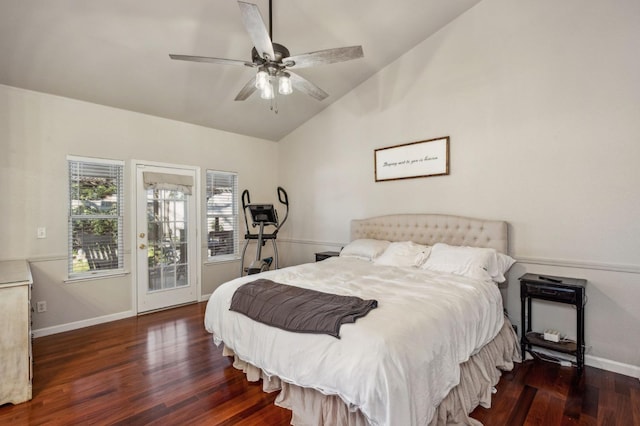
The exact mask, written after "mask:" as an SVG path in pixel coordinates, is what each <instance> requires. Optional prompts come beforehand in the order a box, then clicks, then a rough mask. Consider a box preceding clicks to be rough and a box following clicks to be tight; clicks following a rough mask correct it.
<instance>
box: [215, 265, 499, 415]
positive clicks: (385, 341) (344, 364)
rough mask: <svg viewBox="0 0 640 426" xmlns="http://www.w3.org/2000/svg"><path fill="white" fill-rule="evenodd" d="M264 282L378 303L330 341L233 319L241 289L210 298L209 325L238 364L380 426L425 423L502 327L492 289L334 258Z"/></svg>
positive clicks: (227, 287)
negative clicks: (336, 399)
mask: <svg viewBox="0 0 640 426" xmlns="http://www.w3.org/2000/svg"><path fill="white" fill-rule="evenodd" d="M261 277H264V278H269V279H271V280H273V281H276V282H280V283H285V284H291V285H297V286H300V287H306V288H313V289H316V290H319V291H325V292H328V293H334V294H344V295H354V296H359V297H361V298H363V299H376V300H377V301H378V308H376V309H374V310H372V311H371V312H370V313H369V314H368V315H367V316H366V317H364V318H360V319H358V320H357V322H356V323H355V324H345V325H343V326H342V327H341V329H340V337H341V338H340V339H336V338H334V337H331V336H328V335H311V334H302V333H292V332H287V331H283V330H280V329H278V328H274V327H269V326H266V325H264V324H261V323H258V322H255V321H253V320H250V319H249V318H248V317H246V316H244V315H242V314H239V313H236V312H231V311H229V305H230V303H231V297H232V296H233V293H234V291H235V289H236V288H238V287H239V286H240V285H242V284H244V283H246V282H250V281H253V280H255V279H256V278H257V276H256V275H253V276H246V277H243V278H238V279H236V280H233V281H230V282H227V283H225V284H223V285H222V286H220V287H219V288H218V289H217V290H216V291H215V292H214V293H213V295H212V296H211V298H210V299H209V303H208V305H207V311H206V315H205V327H206V329H207V330H208V331H209V332H211V333H213V339H214V342H215V343H216V345H219V344H220V343H223V342H224V344H225V345H226V346H228V347H229V348H230V349H232V350H233V351H234V352H235V353H236V354H237V355H238V356H239V357H240V358H241V359H243V360H245V361H247V362H249V363H251V364H253V365H255V366H256V367H259V368H261V369H262V370H263V371H264V372H265V373H267V374H269V375H275V376H278V377H280V378H281V379H282V380H284V381H286V382H289V383H292V384H295V385H298V386H303V387H308V388H314V389H317V390H319V391H320V392H322V393H324V394H328V395H330V394H336V395H338V396H340V397H341V398H342V400H344V401H345V402H346V403H347V404H348V405H349V406H350V407H354V409H355V407H357V408H358V409H360V410H361V411H362V413H363V414H364V415H365V417H366V418H367V419H368V420H369V422H370V423H371V424H373V425H410V424H411V425H423V424H424V425H426V424H427V423H428V422H429V421H430V420H431V418H432V416H433V414H434V411H435V407H437V406H438V404H439V403H440V401H442V399H443V398H444V397H445V396H446V395H447V393H448V392H449V390H450V389H451V388H453V387H454V386H455V385H457V384H458V381H459V376H460V369H459V364H460V363H462V362H465V361H466V360H467V359H468V358H469V357H470V356H471V355H472V354H473V353H475V352H477V351H478V350H479V349H480V348H481V347H482V346H483V345H485V344H486V343H488V342H489V341H490V340H491V339H493V338H494V337H495V336H496V335H497V333H498V331H499V330H500V328H501V327H502V324H503V321H504V319H503V316H502V315H503V314H502V299H501V296H500V292H499V290H498V287H497V286H496V284H495V283H493V282H491V281H480V280H475V279H470V278H464V277H459V276H454V275H450V274H445V273H438V272H431V271H426V270H419V269H416V268H398V267H392V266H381V265H375V264H372V263H371V262H368V261H363V260H359V259H355V258H345V257H335V258H331V259H327V260H324V261H322V262H317V263H309V264H304V265H299V266H294V267H290V268H285V269H280V270H276V271H269V272H265V273H263V274H261Z"/></svg>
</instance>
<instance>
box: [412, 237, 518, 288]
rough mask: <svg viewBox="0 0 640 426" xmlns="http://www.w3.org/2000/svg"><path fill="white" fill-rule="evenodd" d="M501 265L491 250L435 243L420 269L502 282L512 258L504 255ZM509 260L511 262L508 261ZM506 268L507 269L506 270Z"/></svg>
mask: <svg viewBox="0 0 640 426" xmlns="http://www.w3.org/2000/svg"><path fill="white" fill-rule="evenodd" d="M502 256H504V257H503V259H502V264H501V265H499V262H498V252H496V251H495V249H492V248H480V247H459V246H450V245H448V244H443V243H437V244H436V245H434V246H433V247H432V248H431V254H430V255H429V258H428V259H427V261H426V262H425V263H424V265H422V269H427V270H430V271H437V272H448V273H450V274H455V275H462V276H465V277H470V278H477V279H481V280H491V281H496V282H504V281H505V278H504V275H503V273H504V272H506V269H504V268H505V267H506V266H508V267H511V265H512V264H513V262H515V260H513V259H512V258H510V257H509V256H506V255H502ZM509 259H511V260H512V261H513V262H511V261H509ZM508 267H507V269H508Z"/></svg>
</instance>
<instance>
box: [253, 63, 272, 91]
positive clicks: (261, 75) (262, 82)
mask: <svg viewBox="0 0 640 426" xmlns="http://www.w3.org/2000/svg"><path fill="white" fill-rule="evenodd" d="M268 83H269V72H268V71H267V69H266V68H265V67H260V69H258V73H257V74H256V88H258V89H260V90H264V87H265V86H266V85H267V84H268Z"/></svg>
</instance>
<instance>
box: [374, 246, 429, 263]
mask: <svg viewBox="0 0 640 426" xmlns="http://www.w3.org/2000/svg"><path fill="white" fill-rule="evenodd" d="M429 251H431V247H428V246H423V245H421V244H416V243H414V242H413V241H403V242H399V243H391V244H389V247H387V249H386V250H385V251H384V253H382V254H381V255H380V256H378V257H377V258H375V259H374V261H373V263H375V264H378V265H389V266H400V267H417V266H420V265H422V264H423V263H424V261H425V260H427V257H429Z"/></svg>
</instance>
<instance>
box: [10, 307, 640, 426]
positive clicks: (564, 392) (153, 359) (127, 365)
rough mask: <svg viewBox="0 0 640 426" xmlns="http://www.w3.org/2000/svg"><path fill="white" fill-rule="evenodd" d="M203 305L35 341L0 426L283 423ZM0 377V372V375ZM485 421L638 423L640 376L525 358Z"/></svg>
mask: <svg viewBox="0 0 640 426" xmlns="http://www.w3.org/2000/svg"><path fill="white" fill-rule="evenodd" d="M204 310H205V304H204V303H199V304H194V305H189V306H183V307H180V308H176V309H171V310H167V311H163V312H157V313H154V314H149V315H145V316H141V317H137V318H129V319H124V320H120V321H115V322H111V323H108V324H101V325H97V326H94V327H88V328H85V329H81V330H75V331H70V332H67V333H61V334H57V335H53V336H46V337H41V338H38V339H35V340H34V345H33V349H34V360H35V362H34V380H33V395H34V397H33V400H31V401H29V402H27V403H24V404H19V405H16V406H13V405H10V404H7V405H3V406H0V425H5V424H7V425H9V424H11V425H44V424H46V425H84V424H98V425H107V424H108V425H148V424H153V425H185V424H189V425H288V424H289V422H290V420H291V414H290V412H289V411H287V410H285V409H282V408H279V407H276V406H275V405H273V400H274V399H275V397H276V395H275V394H266V393H264V392H262V386H261V384H253V383H248V382H247V381H246V379H245V377H244V374H243V373H242V372H240V371H238V370H236V369H234V368H233V367H232V366H231V361H230V359H228V358H226V357H223V356H222V351H221V349H218V348H216V347H215V346H214V345H213V343H212V341H211V336H210V335H209V334H208V333H207V332H206V331H205V330H204V327H203V318H204ZM0 379H1V378H0ZM497 388H498V393H497V394H496V395H494V399H493V404H492V405H493V407H492V408H491V409H484V408H478V409H476V410H475V411H474V412H473V414H472V417H474V418H475V419H478V420H480V421H481V422H483V423H484V424H485V425H509V426H511V425H525V424H526V425H544V426H549V425H578V424H579V425H625V426H627V425H640V381H638V379H634V378H630V377H626V376H621V375H618V374H614V373H610V372H606V371H603V370H598V369H595V368H591V367H587V368H586V370H585V372H584V374H583V376H582V378H577V377H576V376H575V374H574V370H573V369H571V368H566V367H559V366H556V365H555V364H550V363H543V362H538V361H535V362H534V361H528V362H526V363H524V364H522V365H519V366H517V367H516V369H515V370H514V371H513V372H509V373H506V374H505V375H504V376H503V378H502V380H501V381H500V383H499V384H498V387H497Z"/></svg>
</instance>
